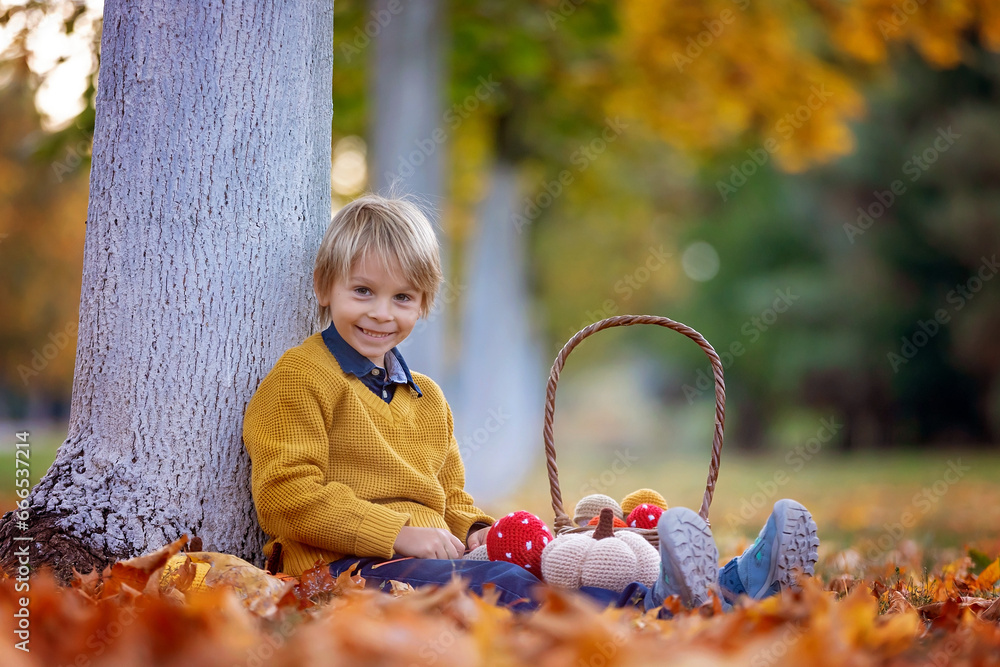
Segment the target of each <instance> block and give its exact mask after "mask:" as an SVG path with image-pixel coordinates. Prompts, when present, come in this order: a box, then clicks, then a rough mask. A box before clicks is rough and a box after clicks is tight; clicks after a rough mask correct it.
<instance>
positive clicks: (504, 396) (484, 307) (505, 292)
mask: <svg viewBox="0 0 1000 667" xmlns="http://www.w3.org/2000/svg"><path fill="white" fill-rule="evenodd" d="M519 202H520V190H519V188H518V183H517V169H516V167H515V166H514V164H513V163H511V162H510V161H507V160H505V159H504V158H502V157H498V158H497V159H496V160H495V161H494V162H493V165H492V167H491V173H490V189H489V193H488V194H487V195H486V198H485V199H483V202H482V204H481V205H480V208H479V215H478V216H477V217H478V223H479V224H478V229H477V230H476V234H475V235H474V236H473V237H471V238H470V241H469V247H468V250H467V251H466V257H467V260H466V262H465V264H466V266H467V267H468V270H467V272H466V278H465V280H464V284H465V285H466V286H467V287H466V289H467V292H466V294H465V299H464V301H465V305H464V308H463V311H462V352H461V354H462V363H461V364H459V369H458V387H459V391H458V392H457V395H456V397H455V400H454V403H455V437H456V438H457V439H458V442H459V448H460V451H461V454H462V460H463V461H464V462H465V468H466V487H467V488H468V489H469V492H470V493H471V494H472V495H473V497H474V498H475V499H476V500H477V501H478V502H481V503H486V502H495V501H497V500H499V499H501V498H503V497H505V496H506V495H508V494H509V493H510V492H511V491H512V490H514V489H515V488H517V484H518V483H519V482H520V481H521V480H522V479H523V478H524V476H525V475H526V474H527V473H528V472H529V471H530V470H531V469H532V465H541V456H542V447H541V436H542V412H543V407H544V403H543V401H544V388H545V380H546V367H545V365H544V362H543V361H542V357H541V350H540V346H539V345H538V335H537V331H535V328H534V326H533V322H532V318H531V298H530V296H529V293H528V262H527V259H528V238H527V235H526V234H524V233H523V232H522V230H521V229H520V228H519V227H518V226H517V225H515V224H514V222H513V221H512V220H511V216H512V214H513V212H514V211H516V210H517V208H518V204H519ZM533 462H537V463H533Z"/></svg>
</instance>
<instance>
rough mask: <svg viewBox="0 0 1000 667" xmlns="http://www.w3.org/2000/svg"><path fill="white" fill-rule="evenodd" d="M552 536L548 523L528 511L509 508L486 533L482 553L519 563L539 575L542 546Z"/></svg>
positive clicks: (550, 539) (540, 572)
mask: <svg viewBox="0 0 1000 667" xmlns="http://www.w3.org/2000/svg"><path fill="white" fill-rule="evenodd" d="M552 539H553V538H552V532H551V531H550V530H549V527H548V526H546V525H545V522H544V521H542V520H541V519H539V518H538V517H537V516H535V515H534V514H532V513H531V512H525V511H523V510H522V511H518V512H511V513H510V514H508V515H507V516H505V517H501V518H500V519H498V520H497V522H496V523H494V524H493V525H492V526H491V527H490V530H489V532H488V533H486V553H487V555H488V556H489V557H490V560H493V561H498V560H499V561H507V562H509V563H514V564H516V565H520V566H521V567H523V568H524V569H526V570H527V571H528V572H531V573H532V574H534V575H535V576H536V577H539V578H540V577H541V576H542V549H544V548H545V546H546V545H547V544H548V543H549V542H551V541H552Z"/></svg>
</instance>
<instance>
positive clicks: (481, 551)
mask: <svg viewBox="0 0 1000 667" xmlns="http://www.w3.org/2000/svg"><path fill="white" fill-rule="evenodd" d="M462 558H464V559H465V560H489V559H490V555H489V552H487V550H486V545H485V544H480V545H479V546H478V547H476V548H475V549H473V550H472V551H470V552H469V553H467V554H465V555H464V556H462Z"/></svg>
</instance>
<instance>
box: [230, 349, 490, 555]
mask: <svg viewBox="0 0 1000 667" xmlns="http://www.w3.org/2000/svg"><path fill="white" fill-rule="evenodd" d="M412 375H413V379H414V381H415V382H416V383H417V385H418V386H419V387H420V389H421V391H422V392H423V396H418V395H417V392H416V391H415V390H414V389H413V388H412V387H410V386H407V385H397V386H396V392H395V394H394V395H393V397H392V402H391V403H386V402H385V401H383V400H381V399H380V398H379V397H377V396H376V395H375V394H374V393H372V391H371V390H369V389H368V388H367V387H365V385H364V384H363V383H362V382H361V380H359V379H358V378H357V377H356V376H354V375H352V374H349V373H345V372H344V371H342V370H341V368H340V366H339V365H338V364H337V360H336V358H335V357H334V356H333V354H332V353H331V352H330V351H329V349H327V347H326V345H325V344H324V342H323V338H322V335H321V334H318V333H317V334H314V335H312V336H310V337H309V338H307V339H306V340H305V341H304V342H303V343H302V344H301V345H299V346H298V347H293V348H292V349H290V350H288V351H287V352H285V354H284V355H282V357H281V359H279V360H278V363H277V364H275V366H274V368H273V369H272V370H271V372H270V373H268V375H267V377H265V378H264V380H263V382H261V384H260V387H258V389H257V392H256V393H255V394H254V396H253V398H252V399H250V403H249V405H248V406H247V411H246V416H245V418H244V421H243V443H244V445H245V446H246V448H247V451H248V452H249V454H250V460H251V463H252V464H253V473H252V490H253V500H254V505H255V506H256V508H257V517H258V519H259V521H260V526H261V528H262V529H263V530H264V532H265V533H267V534H268V535H269V536H270V537H271V539H270V540H269V541H268V543H267V545H266V546H265V547H264V555H265V556H267V557H270V555H271V550H272V548H273V546H274V543H275V542H281V545H282V560H283V567H282V570H283V571H284V572H286V573H288V574H293V575H298V574H301V573H302V572H303V571H305V570H307V569H309V568H311V567H313V566H314V565H315V564H316V562H317V561H322V562H329V561H334V560H337V559H339V558H343V557H345V556H379V557H382V558H390V557H392V555H393V551H392V545H393V544H394V543H395V541H396V537H397V535H398V534H399V529H400V528H402V527H403V526H405V525H409V526H419V527H434V528H444V529H445V530H449V531H451V532H452V534H454V535H455V536H457V537H458V538H459V539H460V540H462V541H463V542H465V540H466V537H467V533H468V531H469V528H470V527H471V526H472V524H473V523H475V522H477V521H481V522H484V523H486V524H492V523H493V521H494V520H493V517H491V516H489V515H487V514H485V513H484V512H483V511H482V510H480V509H479V508H477V507H476V506H475V505H474V504H473V500H472V497H471V496H470V495H469V494H468V493H466V492H465V490H464V487H465V468H464V466H463V465H462V459H461V457H460V456H459V453H458V443H457V442H456V441H455V437H454V434H453V423H452V416H451V409H450V408H449V407H448V403H447V401H445V399H444V395H443V394H442V392H441V389H440V388H439V387H438V386H437V384H435V383H434V381H433V380H431V379H430V378H429V377H427V376H426V375H422V374H420V373H412Z"/></svg>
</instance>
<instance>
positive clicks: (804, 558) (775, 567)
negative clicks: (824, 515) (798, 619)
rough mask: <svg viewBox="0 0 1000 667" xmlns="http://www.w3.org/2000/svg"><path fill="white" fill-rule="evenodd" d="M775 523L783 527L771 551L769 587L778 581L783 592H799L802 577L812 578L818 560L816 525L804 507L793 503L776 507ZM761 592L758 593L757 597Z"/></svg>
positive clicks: (787, 501) (776, 505)
mask: <svg viewBox="0 0 1000 667" xmlns="http://www.w3.org/2000/svg"><path fill="white" fill-rule="evenodd" d="M774 512H775V523H776V525H778V526H781V530H780V532H779V535H780V537H779V538H778V539H776V540H775V541H774V544H773V545H772V547H771V570H770V572H769V573H768V575H769V576H768V584H767V586H765V587H764V589H766V588H770V586H771V583H770V582H774V581H777V582H778V585H779V586H781V587H782V588H791V589H793V590H797V589H798V588H799V582H798V575H799V573H800V572H801V573H803V574H806V575H808V576H810V577H811V576H812V575H813V573H814V566H815V565H816V561H817V560H818V559H819V556H818V554H817V548H818V547H819V537H817V535H816V522H815V521H813V518H812V514H810V513H809V510H807V509H806V508H805V507H804V506H803V505H802V504H801V503H797V502H795V501H794V500H789V499H785V500H779V501H778V502H776V503H775V504H774ZM760 592H761V591H757V595H759V594H760Z"/></svg>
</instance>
